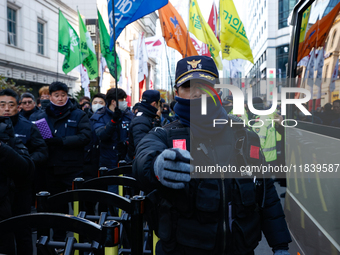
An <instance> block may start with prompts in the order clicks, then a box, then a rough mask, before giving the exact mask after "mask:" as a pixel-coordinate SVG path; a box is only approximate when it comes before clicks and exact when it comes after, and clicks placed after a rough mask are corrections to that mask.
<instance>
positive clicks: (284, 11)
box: [279, 0, 297, 29]
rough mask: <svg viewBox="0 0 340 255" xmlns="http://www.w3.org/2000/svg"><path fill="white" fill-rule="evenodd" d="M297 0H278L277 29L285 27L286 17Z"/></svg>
mask: <svg viewBox="0 0 340 255" xmlns="http://www.w3.org/2000/svg"><path fill="white" fill-rule="evenodd" d="M296 2H297V0H279V29H281V28H284V27H287V26H288V24H287V18H288V16H289V13H290V12H291V11H292V10H293V8H294V6H295V4H296Z"/></svg>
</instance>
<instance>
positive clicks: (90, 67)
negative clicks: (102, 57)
mask: <svg viewBox="0 0 340 255" xmlns="http://www.w3.org/2000/svg"><path fill="white" fill-rule="evenodd" d="M78 17H79V36H80V52H81V54H82V59H83V62H82V63H83V65H84V66H85V67H86V70H87V74H88V75H89V78H90V80H92V79H95V78H97V77H98V62H97V56H96V52H95V50H94V47H93V43H92V39H91V36H90V33H89V32H88V31H87V29H86V26H85V24H84V22H83V19H82V18H81V16H80V13H79V11H78Z"/></svg>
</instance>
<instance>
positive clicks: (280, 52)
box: [276, 44, 289, 78]
mask: <svg viewBox="0 0 340 255" xmlns="http://www.w3.org/2000/svg"><path fill="white" fill-rule="evenodd" d="M288 51H289V44H287V45H282V46H280V47H277V48H276V72H277V77H278V75H279V73H280V71H281V78H286V64H287V63H288Z"/></svg>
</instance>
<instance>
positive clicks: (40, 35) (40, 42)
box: [38, 21, 44, 55]
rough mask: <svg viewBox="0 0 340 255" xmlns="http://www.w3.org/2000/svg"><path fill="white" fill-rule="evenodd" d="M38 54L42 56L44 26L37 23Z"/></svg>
mask: <svg viewBox="0 0 340 255" xmlns="http://www.w3.org/2000/svg"><path fill="white" fill-rule="evenodd" d="M38 53H39V54H41V55H44V24H43V23H42V22H39V21H38Z"/></svg>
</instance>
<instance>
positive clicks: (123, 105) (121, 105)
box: [118, 101, 127, 112]
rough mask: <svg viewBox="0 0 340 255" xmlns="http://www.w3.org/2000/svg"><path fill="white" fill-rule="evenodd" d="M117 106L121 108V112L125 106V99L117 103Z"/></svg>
mask: <svg viewBox="0 0 340 255" xmlns="http://www.w3.org/2000/svg"><path fill="white" fill-rule="evenodd" d="M118 108H119V110H121V111H122V112H124V111H125V110H126V108H127V102H126V101H122V102H119V103H118Z"/></svg>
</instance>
